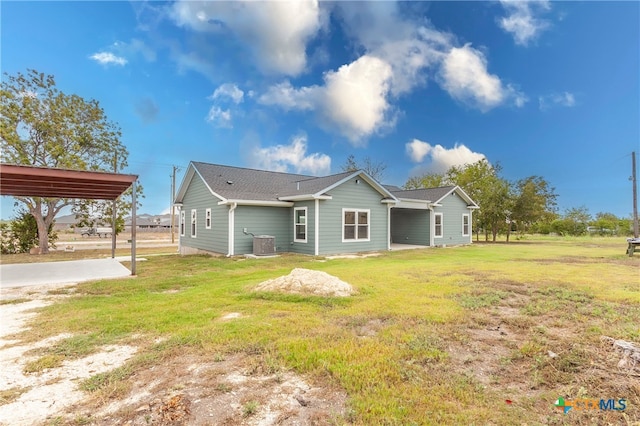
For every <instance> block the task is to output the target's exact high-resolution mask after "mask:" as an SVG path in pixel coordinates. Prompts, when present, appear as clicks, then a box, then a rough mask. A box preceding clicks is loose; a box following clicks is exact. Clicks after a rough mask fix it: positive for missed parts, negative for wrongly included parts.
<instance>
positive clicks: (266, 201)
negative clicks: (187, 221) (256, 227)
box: [218, 199, 293, 207]
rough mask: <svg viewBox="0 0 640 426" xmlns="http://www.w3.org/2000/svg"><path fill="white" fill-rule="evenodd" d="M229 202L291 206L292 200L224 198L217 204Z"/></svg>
mask: <svg viewBox="0 0 640 426" xmlns="http://www.w3.org/2000/svg"><path fill="white" fill-rule="evenodd" d="M231 204H237V205H238V206H262V207H293V202H291V201H278V200H241V199H226V200H223V201H220V202H218V205H231Z"/></svg>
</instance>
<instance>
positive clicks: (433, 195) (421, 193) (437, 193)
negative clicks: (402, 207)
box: [391, 186, 478, 208]
mask: <svg viewBox="0 0 640 426" xmlns="http://www.w3.org/2000/svg"><path fill="white" fill-rule="evenodd" d="M391 192H392V193H393V195H395V196H396V197H397V198H404V199H409V200H419V201H428V202H430V203H432V204H438V203H440V202H441V201H442V200H443V199H444V198H445V197H446V196H448V195H449V194H451V193H453V192H455V193H457V194H458V195H459V196H460V197H461V198H462V199H463V200H464V201H465V202H466V203H467V205H468V206H469V207H474V208H478V205H477V204H476V203H475V201H473V200H472V199H471V197H469V196H468V195H467V193H466V192H464V190H463V189H462V188H460V187H459V186H441V187H438V188H421V189H406V190H401V191H391Z"/></svg>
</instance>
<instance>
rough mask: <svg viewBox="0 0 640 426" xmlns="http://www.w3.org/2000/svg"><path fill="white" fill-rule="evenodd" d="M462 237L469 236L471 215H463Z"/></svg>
mask: <svg viewBox="0 0 640 426" xmlns="http://www.w3.org/2000/svg"><path fill="white" fill-rule="evenodd" d="M462 236H463V237H468V236H469V215H468V214H463V215H462Z"/></svg>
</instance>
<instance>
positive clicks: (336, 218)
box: [319, 178, 388, 254]
mask: <svg viewBox="0 0 640 426" xmlns="http://www.w3.org/2000/svg"><path fill="white" fill-rule="evenodd" d="M356 179H358V180H359V182H360V183H359V184H356V183H355V180H356ZM329 194H330V195H331V196H332V197H333V198H332V199H331V200H321V201H320V247H319V254H334V253H355V252H360V251H375V250H386V249H387V248H388V241H387V205H386V204H382V203H381V202H380V201H381V200H382V198H383V197H382V195H381V194H380V193H379V192H378V191H376V190H375V189H373V188H372V187H371V186H370V185H369V184H368V183H367V182H365V181H364V180H363V179H362V178H354V179H351V180H349V181H347V182H345V183H343V184H342V185H340V186H338V187H337V188H334V189H332V190H331V191H330V192H329ZM343 208H353V209H361V210H364V209H369V210H370V212H369V239H370V241H365V242H361V241H350V242H344V243H343V242H342V209H343Z"/></svg>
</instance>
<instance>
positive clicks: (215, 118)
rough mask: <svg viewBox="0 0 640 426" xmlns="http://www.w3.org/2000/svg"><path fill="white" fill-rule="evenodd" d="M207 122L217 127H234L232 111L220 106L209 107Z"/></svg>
mask: <svg viewBox="0 0 640 426" xmlns="http://www.w3.org/2000/svg"><path fill="white" fill-rule="evenodd" d="M206 120H207V122H209V123H211V124H213V125H214V126H216V127H222V128H227V129H230V128H232V127H233V125H232V123H231V111H230V110H228V109H227V110H223V109H222V108H220V107H218V106H215V105H214V106H212V107H211V109H209V114H207V118H206Z"/></svg>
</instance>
